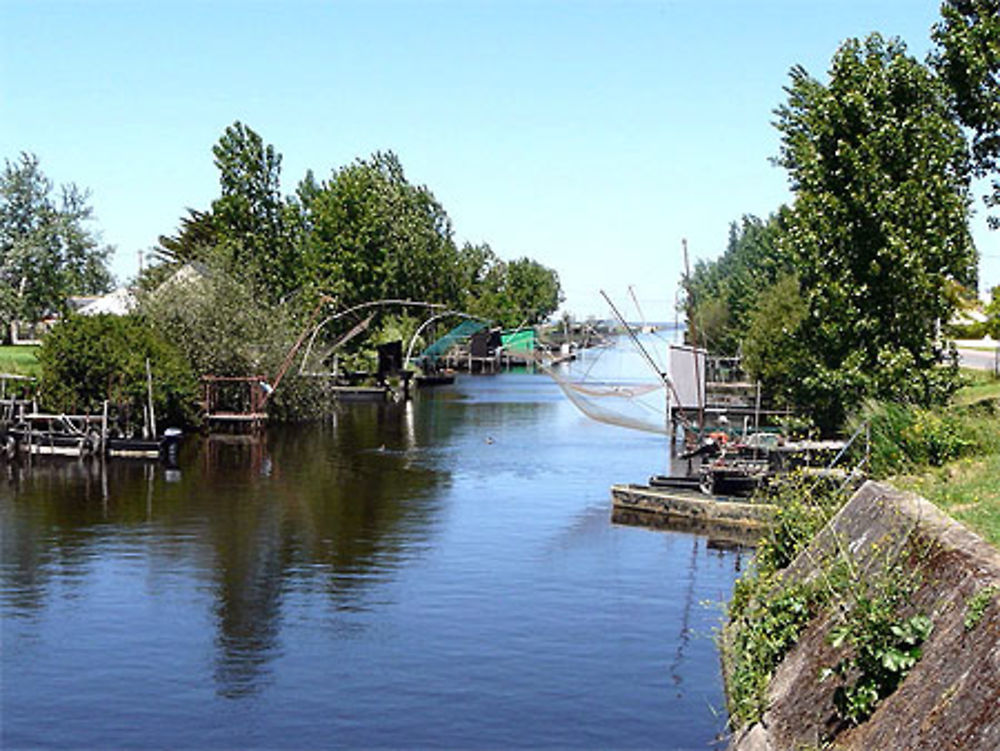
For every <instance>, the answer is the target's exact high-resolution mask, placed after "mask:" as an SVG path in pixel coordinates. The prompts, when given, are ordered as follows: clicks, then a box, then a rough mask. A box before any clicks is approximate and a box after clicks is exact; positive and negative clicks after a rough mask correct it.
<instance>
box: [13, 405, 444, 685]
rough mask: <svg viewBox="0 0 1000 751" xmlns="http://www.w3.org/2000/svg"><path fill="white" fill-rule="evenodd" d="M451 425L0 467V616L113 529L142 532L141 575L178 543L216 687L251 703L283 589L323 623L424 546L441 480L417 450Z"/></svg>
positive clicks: (326, 430)
mask: <svg viewBox="0 0 1000 751" xmlns="http://www.w3.org/2000/svg"><path fill="white" fill-rule="evenodd" d="M452 424H453V423H451V422H450V421H448V420H436V421H432V422H431V423H429V424H426V425H417V424H416V422H415V417H414V413H413V408H412V405H395V404H372V405H355V406H354V407H352V408H350V409H345V410H343V411H342V412H340V413H339V414H338V415H337V416H336V419H335V420H334V421H331V422H328V423H320V424H316V425H310V426H306V427H302V426H297V427H294V428H287V429H284V430H275V431H272V432H271V434H270V436H267V435H260V436H253V437H250V436H233V437H228V438H227V437H221V436H213V437H211V438H198V437H193V438H192V439H190V440H189V441H188V442H187V444H186V445H185V447H184V449H183V453H182V461H181V466H182V469H181V470H180V471H178V470H176V469H168V468H164V467H162V466H160V465H157V464H149V463H144V462H135V463H132V462H127V461H118V462H108V463H107V464H101V463H99V462H95V461H77V460H73V461H59V460H54V461H33V462H32V463H31V465H30V466H27V465H20V464H14V465H7V466H6V468H5V472H6V474H5V476H4V479H3V485H2V486H0V487H2V489H3V492H4V493H7V494H8V495H10V496H11V501H12V502H11V504H7V503H5V504H3V506H2V509H3V514H4V517H3V533H2V534H3V551H2V556H3V566H2V578H3V597H4V606H5V609H6V610H7V612H9V613H10V614H11V615H13V616H27V615H29V614H30V613H32V612H33V611H37V610H38V609H39V608H41V607H42V606H43V604H44V603H45V602H46V601H47V599H48V595H47V590H48V584H49V581H50V579H51V578H52V576H53V575H54V574H55V573H56V572H58V574H59V575H60V576H61V577H66V575H67V572H74V574H75V578H76V579H77V580H78V581H79V580H82V579H83V578H84V577H85V576H86V574H87V571H88V565H89V562H90V561H91V560H92V559H94V558H96V557H98V556H101V555H105V554H107V553H108V548H109V547H111V548H114V546H115V544H116V542H115V539H114V530H118V531H119V532H120V531H122V530H127V529H132V530H135V529H137V528H143V527H148V528H151V529H152V530H155V533H152V534H145V535H143V536H142V537H141V542H140V544H141V546H143V549H142V550H141V551H140V553H141V554H142V555H144V556H145V557H146V558H148V559H151V560H153V559H155V560H156V561H157V563H163V560H162V558H161V557H159V556H157V551H156V550H154V548H157V547H158V546H160V545H162V544H163V541H164V540H170V539H172V538H177V537H190V538H192V539H193V540H194V544H195V545H197V546H198V547H199V548H201V550H200V551H199V552H197V553H196V554H195V555H196V558H197V560H199V561H202V562H207V564H206V565H202V566H200V567H199V569H198V571H197V573H198V575H200V576H202V577H204V578H206V579H207V580H208V581H206V582H205V584H206V585H208V586H209V587H210V589H211V591H212V593H213V597H214V600H215V606H214V613H215V620H216V628H217V637H216V647H217V656H216V671H215V678H216V682H217V684H218V690H219V692H220V693H221V694H222V695H225V696H233V697H237V696H243V695H246V694H248V693H253V692H256V691H259V690H260V688H261V687H262V686H264V685H265V684H266V682H267V673H266V671H267V666H268V664H269V662H271V660H273V659H274V657H275V656H276V655H278V654H280V647H279V636H280V631H281V619H282V603H283V598H284V593H285V592H286V591H288V590H290V589H296V588H306V589H309V590H315V589H319V590H321V591H323V592H325V593H326V596H327V597H328V598H329V602H330V604H331V607H332V608H333V609H334V610H343V611H350V612H360V611H364V610H366V609H367V608H368V607H369V606H368V604H367V602H366V593H367V590H369V589H370V587H371V586H372V585H373V584H375V583H378V582H380V581H385V580H386V579H388V578H390V577H392V576H393V572H394V571H396V570H398V568H399V567H400V566H401V565H402V564H403V563H404V562H405V560H406V559H407V558H408V557H409V556H412V555H417V554H419V552H420V551H421V550H422V549H424V548H425V547H426V542H427V540H428V539H429V537H430V535H431V534H432V529H433V522H434V515H435V513H436V510H437V508H438V501H436V500H435V498H436V497H437V494H436V490H437V489H438V488H439V487H440V486H441V485H442V484H443V483H446V482H447V480H448V476H447V474H446V473H443V472H441V471H439V470H435V469H433V468H432V467H429V466H428V465H426V464H422V463H420V462H419V461H416V459H417V458H418V457H419V451H420V449H421V446H422V441H423V440H425V439H428V438H430V439H432V440H435V441H438V440H442V439H446V436H443V435H442V434H443V433H447V432H448V431H449V430H450V426H451V425H452ZM147 531H149V530H147Z"/></svg>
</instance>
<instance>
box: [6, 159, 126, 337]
mask: <svg viewBox="0 0 1000 751" xmlns="http://www.w3.org/2000/svg"><path fill="white" fill-rule="evenodd" d="M88 198H89V196H88V194H87V193H86V191H82V190H80V189H79V188H77V187H76V185H74V184H73V183H70V184H68V185H63V186H62V188H61V190H60V194H59V196H58V197H56V196H55V195H54V187H53V184H52V181H51V180H49V179H48V178H47V177H46V176H45V174H44V173H43V172H42V170H41V167H40V166H39V161H38V157H36V156H35V155H33V154H28V153H22V154H21V155H20V157H19V158H18V159H17V160H16V161H14V162H11V161H9V160H5V162H4V170H3V174H2V176H0V323H2V324H3V333H2V334H0V340H2V339H3V337H4V336H6V334H7V332H8V330H9V323H10V322H11V321H12V320H28V321H33V320H36V319H38V318H40V317H41V316H42V315H43V314H46V313H63V312H65V311H66V298H67V297H68V296H70V295H86V294H100V293H103V292H107V291H108V290H109V289H110V287H111V283H112V277H111V273H110V272H109V271H108V266H107V262H108V257H109V256H110V255H111V252H112V248H111V247H110V246H108V245H102V244H101V242H100V240H99V237H98V235H97V233H96V232H94V231H93V230H91V229H90V228H89V227H88V226H87V222H88V221H89V220H90V219H91V215H92V209H91V207H90V206H89V205H88Z"/></svg>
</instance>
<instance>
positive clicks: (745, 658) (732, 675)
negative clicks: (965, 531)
mask: <svg viewBox="0 0 1000 751" xmlns="http://www.w3.org/2000/svg"><path fill="white" fill-rule="evenodd" d="M847 497H848V491H847V490H846V489H844V488H840V487H836V486H831V485H828V484H822V483H819V482H818V481H817V480H816V479H815V478H810V477H807V476H802V475H791V476H789V477H788V478H785V479H784V480H782V481H780V482H779V483H778V484H777V486H776V487H773V488H771V489H770V490H769V499H770V500H771V501H772V502H774V503H775V504H776V506H777V509H778V510H777V518H776V519H775V523H774V525H773V526H772V527H771V528H770V529H769V531H768V532H767V534H766V535H765V536H764V537H763V538H762V539H761V541H760V543H759V544H758V548H757V555H756V557H755V559H754V567H753V569H751V570H750V571H749V572H748V573H746V574H744V575H743V576H742V577H741V578H740V579H739V580H738V581H737V582H736V585H735V587H734V591H733V597H732V600H731V601H730V603H729V625H728V626H727V629H726V635H727V637H728V638H727V641H726V642H725V643H724V645H723V648H724V655H725V659H726V662H727V672H728V680H727V687H728V698H729V712H730V722H731V724H732V725H733V726H734V727H740V726H743V725H746V724H749V723H753V722H756V721H758V720H760V718H761V717H762V715H763V713H764V710H765V708H766V701H767V689H768V684H769V683H770V680H771V677H772V676H773V673H774V670H775V668H776V667H777V664H778V662H780V660H781V659H782V658H783V657H784V656H785V654H787V653H788V651H789V650H790V649H791V648H792V647H793V646H794V645H795V644H796V642H797V641H798V640H799V637H800V636H801V634H802V631H803V629H804V628H805V626H806V625H807V624H808V623H809V621H810V620H812V619H813V618H815V617H818V616H819V615H821V614H822V613H825V612H830V613H833V614H834V616H835V617H836V618H839V623H838V625H837V626H836V627H835V628H834V629H833V630H832V631H831V639H832V641H833V643H834V646H837V647H840V646H846V647H848V648H849V652H848V653H847V654H846V655H845V656H844V657H843V658H842V659H841V660H840V661H839V662H838V663H837V664H836V665H835V666H833V667H832V668H829V669H827V670H826V671H824V675H825V676H830V675H838V676H840V677H841V679H842V680H843V681H845V682H844V683H843V684H842V685H841V686H839V687H838V688H837V689H836V691H835V696H834V701H835V705H836V707H837V710H838V712H839V713H841V715H842V716H843V717H844V718H845V719H847V720H848V721H850V722H859V721H861V720H862V719H864V718H865V717H867V715H868V714H870V712H871V711H872V710H873V709H874V707H875V706H876V704H877V703H878V702H879V701H880V700H881V699H883V698H885V697H886V696H888V695H889V694H890V693H891V692H892V691H893V690H895V687H896V686H897V685H898V683H899V681H901V680H902V679H903V678H904V677H905V675H906V673H907V672H908V671H909V669H910V668H911V667H912V666H913V664H914V663H915V662H916V660H918V659H919V657H920V644H921V643H922V642H923V641H924V640H925V639H926V638H927V635H928V634H929V633H930V628H931V624H930V620H929V619H927V618H926V617H925V616H922V615H914V616H909V617H904V615H902V614H903V613H904V611H905V610H906V608H907V604H908V602H909V598H910V596H911V595H912V593H913V591H914V585H915V577H914V576H912V575H909V574H908V573H907V568H906V567H905V566H904V565H902V564H901V563H899V562H898V561H888V562H887V563H886V565H885V566H884V567H883V568H882V569H881V570H879V571H877V572H876V571H873V570H869V571H868V572H867V573H866V574H865V576H858V574H857V565H856V563H855V561H854V560H853V556H852V554H851V553H850V552H849V551H848V550H846V549H845V548H844V547H843V546H837V547H836V548H835V549H836V551H837V554H836V555H834V556H832V557H829V558H826V557H823V558H820V559H819V560H816V561H813V563H814V564H815V565H817V566H818V567H819V569H818V571H817V572H816V573H817V575H816V576H815V577H811V578H809V579H807V580H792V579H790V578H787V577H786V576H785V575H784V572H783V570H784V569H785V568H786V567H787V566H788V564H789V563H791V562H792V561H793V560H794V559H795V558H796V557H797V556H798V555H799V554H800V553H801V552H802V551H803V550H804V549H805V548H806V547H807V546H808V545H809V544H810V543H811V542H812V540H813V539H814V538H815V536H816V534H817V533H818V532H819V531H820V530H821V529H822V528H823V527H824V526H825V525H826V524H827V522H828V521H829V520H830V519H831V518H832V516H833V515H834V513H836V512H837V511H838V510H839V509H840V508H841V506H842V505H843V504H844V503H845V502H846V500H847Z"/></svg>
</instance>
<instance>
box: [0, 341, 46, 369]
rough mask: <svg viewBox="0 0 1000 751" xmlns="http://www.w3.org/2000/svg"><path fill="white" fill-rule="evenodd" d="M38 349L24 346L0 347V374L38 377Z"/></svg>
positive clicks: (40, 367)
mask: <svg viewBox="0 0 1000 751" xmlns="http://www.w3.org/2000/svg"><path fill="white" fill-rule="evenodd" d="M37 353H38V347H31V346H25V345H13V346H10V345H8V346H0V373H15V374H17V375H29V376H39V375H41V374H42V366H41V365H40V364H39V362H38V357H37V356H36V355H37Z"/></svg>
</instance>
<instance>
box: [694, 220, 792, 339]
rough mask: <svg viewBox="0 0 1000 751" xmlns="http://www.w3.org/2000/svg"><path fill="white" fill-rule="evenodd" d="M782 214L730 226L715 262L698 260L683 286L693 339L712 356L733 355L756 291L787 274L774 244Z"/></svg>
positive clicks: (781, 256)
mask: <svg viewBox="0 0 1000 751" xmlns="http://www.w3.org/2000/svg"><path fill="white" fill-rule="evenodd" d="M781 232H782V225H781V212H779V213H778V214H776V215H775V216H772V217H770V218H768V219H767V220H766V221H764V220H761V219H759V218H757V217H755V216H749V215H747V216H744V217H743V219H742V220H741V221H740V223H739V224H736V223H735V222H733V223H732V224H731V225H730V227H729V244H728V246H727V248H726V251H725V252H724V253H723V254H722V256H720V257H719V258H718V259H717V260H715V261H699V262H698V263H697V264H696V265H695V269H694V273H692V274H691V278H690V279H689V280H688V283H687V296H686V298H685V303H684V306H685V312H686V314H687V319H688V321H689V322H690V323H691V324H692V327H693V328H692V329H689V331H692V330H693V332H694V333H695V335H696V336H697V338H698V341H697V342H690V343H691V344H697V345H699V346H701V345H703V344H705V345H707V346H708V349H709V350H710V351H712V352H717V353H722V354H727V355H735V354H736V353H737V352H738V351H739V348H740V342H741V341H742V340H743V337H744V336H745V334H746V332H747V330H748V327H749V324H750V314H751V312H752V311H753V310H754V307H755V306H756V303H757V298H758V296H759V295H760V294H761V292H762V291H763V290H765V289H767V288H768V287H770V286H771V285H772V284H774V282H775V281H776V280H777V278H778V276H779V275H781V274H782V273H787V272H788V271H789V267H790V263H789V260H788V258H787V257H786V256H787V254H784V255H783V253H782V248H781V246H780V244H779V242H778V238H779V237H780V235H781Z"/></svg>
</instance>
